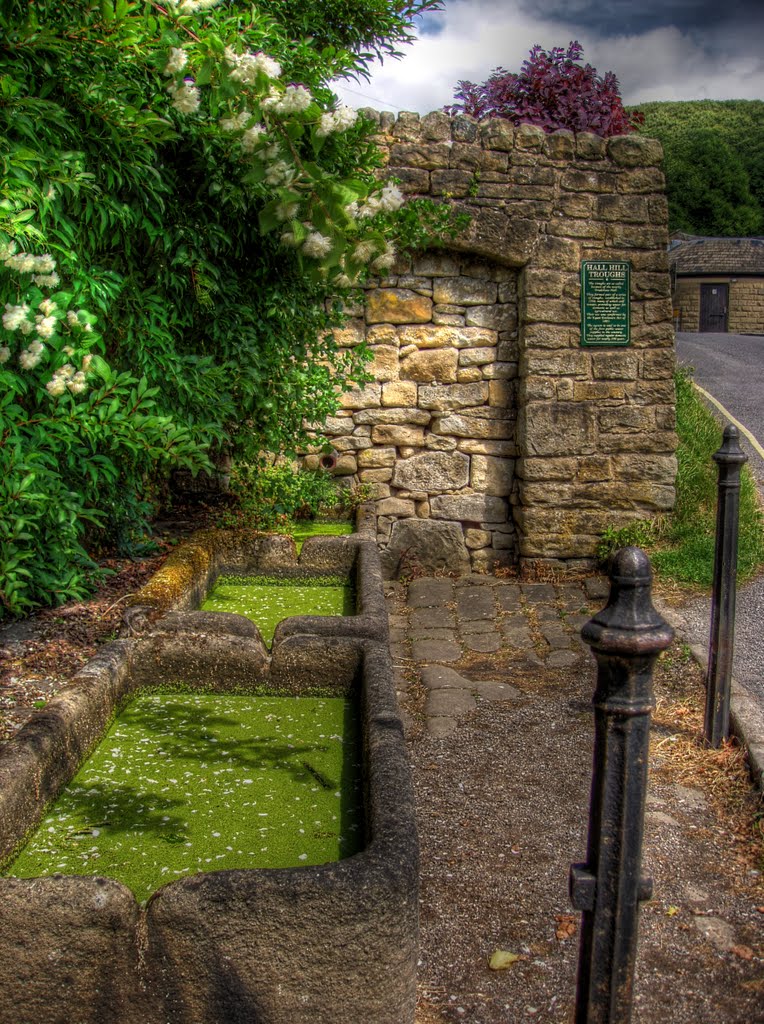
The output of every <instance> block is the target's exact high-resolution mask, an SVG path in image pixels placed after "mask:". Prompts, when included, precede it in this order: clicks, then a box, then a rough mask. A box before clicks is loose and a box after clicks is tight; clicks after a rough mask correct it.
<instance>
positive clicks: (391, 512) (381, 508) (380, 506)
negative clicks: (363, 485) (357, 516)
mask: <svg viewBox="0 0 764 1024" xmlns="http://www.w3.org/2000/svg"><path fill="white" fill-rule="evenodd" d="M377 514H378V515H380V516H399V517H400V518H402V519H407V518H408V517H409V516H414V515H416V508H415V507H414V502H413V501H405V500H403V499H402V498H383V500H382V501H378V502H377Z"/></svg>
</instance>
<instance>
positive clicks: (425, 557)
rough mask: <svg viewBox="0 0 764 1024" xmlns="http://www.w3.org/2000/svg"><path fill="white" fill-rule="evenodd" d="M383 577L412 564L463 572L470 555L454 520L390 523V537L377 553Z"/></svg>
mask: <svg viewBox="0 0 764 1024" xmlns="http://www.w3.org/2000/svg"><path fill="white" fill-rule="evenodd" d="M380 561H381V563H382V573H383V576H384V578H385V579H395V578H397V577H398V576H399V575H400V573H401V571H406V569H407V568H408V567H410V566H412V565H414V566H416V567H417V568H418V569H420V570H424V571H429V572H436V571H437V570H438V569H447V570H448V571H449V572H456V573H466V572H469V569H470V557H469V553H468V551H467V548H466V547H465V544H464V535H463V533H462V529H461V527H460V526H459V525H458V524H457V523H440V522H435V521H433V520H432V519H402V520H399V521H398V522H395V523H393V525H392V530H391V532H390V540H389V543H388V545H387V547H386V548H385V550H384V551H383V552H382V553H381V555H380Z"/></svg>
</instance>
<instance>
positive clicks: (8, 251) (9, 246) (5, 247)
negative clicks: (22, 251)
mask: <svg viewBox="0 0 764 1024" xmlns="http://www.w3.org/2000/svg"><path fill="white" fill-rule="evenodd" d="M16 249H17V246H16V243H15V242H6V243H3V244H0V260H2V261H3V263H5V261H6V260H7V259H8V257H9V256H13V254H14V253H15V252H16Z"/></svg>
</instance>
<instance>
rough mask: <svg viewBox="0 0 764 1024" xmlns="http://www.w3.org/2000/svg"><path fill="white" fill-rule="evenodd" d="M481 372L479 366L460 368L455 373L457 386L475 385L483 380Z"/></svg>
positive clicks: (481, 368)
mask: <svg viewBox="0 0 764 1024" xmlns="http://www.w3.org/2000/svg"><path fill="white" fill-rule="evenodd" d="M482 370H483V367H481V366H460V367H459V369H458V370H457V371H456V379H457V381H458V383H459V384H475V383H477V382H478V381H481V380H482V379H483V372H482Z"/></svg>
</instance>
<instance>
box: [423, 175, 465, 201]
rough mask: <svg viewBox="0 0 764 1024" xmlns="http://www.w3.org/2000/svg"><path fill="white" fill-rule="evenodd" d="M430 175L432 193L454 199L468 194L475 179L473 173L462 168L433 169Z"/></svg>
mask: <svg viewBox="0 0 764 1024" xmlns="http://www.w3.org/2000/svg"><path fill="white" fill-rule="evenodd" d="M430 177H431V181H432V184H431V186H430V191H431V193H432V195H434V196H443V195H448V196H453V197H454V198H456V199H463V198H464V197H465V196H468V195H469V194H470V192H471V190H472V187H473V183H474V180H475V179H474V175H473V174H471V173H470V172H469V171H464V170H446V171H433V172H432V174H431V175H430Z"/></svg>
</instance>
